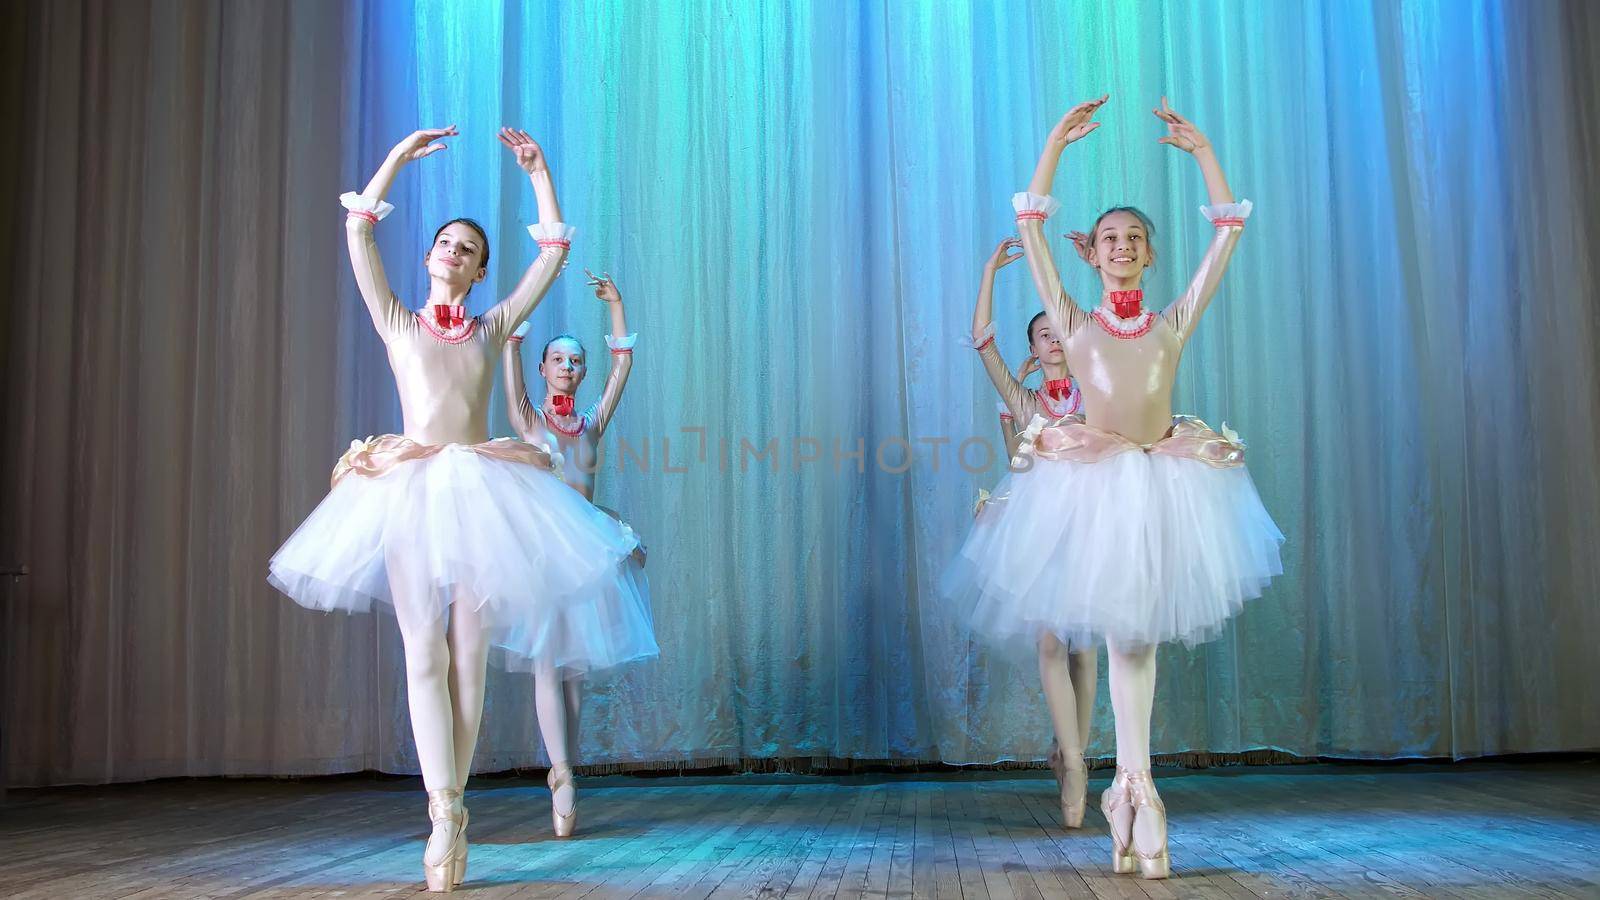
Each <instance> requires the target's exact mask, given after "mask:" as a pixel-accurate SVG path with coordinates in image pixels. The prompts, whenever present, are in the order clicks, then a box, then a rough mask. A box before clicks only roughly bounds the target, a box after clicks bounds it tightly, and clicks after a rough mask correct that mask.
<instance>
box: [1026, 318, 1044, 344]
mask: <svg viewBox="0 0 1600 900" xmlns="http://www.w3.org/2000/svg"><path fill="white" fill-rule="evenodd" d="M1042 318H1044V313H1042V312H1036V313H1034V314H1033V318H1031V319H1029V320H1028V346H1029V347H1032V346H1033V326H1035V325H1037V324H1039V320H1040V319H1042Z"/></svg>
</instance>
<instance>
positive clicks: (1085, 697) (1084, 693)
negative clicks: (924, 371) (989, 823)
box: [971, 237, 1099, 828]
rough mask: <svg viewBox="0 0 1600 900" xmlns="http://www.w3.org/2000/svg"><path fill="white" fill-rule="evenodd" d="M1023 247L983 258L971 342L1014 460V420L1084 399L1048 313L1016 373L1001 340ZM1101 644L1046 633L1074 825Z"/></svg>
mask: <svg viewBox="0 0 1600 900" xmlns="http://www.w3.org/2000/svg"><path fill="white" fill-rule="evenodd" d="M1021 249H1022V241H1021V239H1019V238H1014V237H1013V238H1006V239H1005V240H1003V241H1001V242H1000V243H999V245H998V246H996V247H995V248H994V253H993V254H991V255H990V257H989V261H988V262H986V263H984V266H983V279H982V281H981V282H980V283H979V287H978V301H977V304H976V306H975V307H974V308H973V311H972V341H971V345H972V346H973V347H974V348H975V349H976V350H977V351H978V355H979V358H981V359H982V360H983V368H984V371H985V372H987V373H988V375H989V380H990V382H992V383H993V384H994V389H995V391H996V392H998V393H999V394H1000V397H1001V401H1000V404H1001V405H1000V419H1001V430H1002V431H1003V433H1004V435H1005V438H1006V458H1007V459H1013V458H1016V457H1017V455H1018V453H1019V449H1020V448H1019V446H1018V439H1017V430H1016V428H1015V424H1014V423H1016V422H1024V423H1027V422H1032V421H1033V419H1034V418H1035V417H1043V418H1045V419H1046V420H1048V421H1050V422H1060V421H1061V420H1063V419H1065V418H1066V417H1068V416H1077V415H1079V414H1080V413H1082V411H1083V403H1082V398H1081V395H1080V394H1079V391H1078V387H1077V385H1076V384H1075V383H1074V382H1073V379H1072V372H1071V370H1070V369H1068V368H1067V361H1066V355H1065V353H1064V352H1063V351H1062V349H1061V341H1060V340H1059V339H1057V338H1056V336H1055V332H1054V330H1053V329H1052V327H1051V325H1050V322H1049V320H1048V318H1047V317H1046V316H1045V314H1044V313H1043V312H1039V313H1035V314H1034V316H1033V318H1032V319H1031V320H1030V321H1029V322H1028V347H1029V350H1030V351H1031V353H1030V355H1029V356H1028V358H1027V359H1026V360H1024V361H1023V363H1022V366H1021V367H1020V368H1019V369H1018V371H1017V374H1016V375H1012V374H1011V370H1010V369H1008V368H1007V367H1006V362H1005V359H1004V358H1002V357H1001V355H1000V350H999V349H998V348H997V347H996V346H995V336H994V277H995V273H996V272H998V271H999V270H1001V269H1003V268H1005V267H1006V266H1008V265H1010V264H1012V263H1014V262H1016V261H1017V260H1019V259H1021V258H1022V254H1021V253H1020V252H1016V253H1013V252H1012V251H1020V250H1021ZM1036 368H1037V369H1038V370H1040V371H1042V372H1043V374H1044V384H1043V386H1042V387H1040V388H1039V389H1037V390H1032V391H1030V390H1028V389H1027V388H1025V387H1023V383H1022V382H1023V379H1024V378H1026V377H1027V376H1028V375H1029V374H1030V373H1031V372H1032V371H1033V370H1034V369H1036ZM1096 647H1097V645H1096V644H1093V643H1090V644H1087V645H1082V646H1072V647H1068V646H1067V645H1065V644H1063V643H1062V642H1061V640H1060V639H1059V638H1057V637H1056V635H1055V634H1054V633H1053V632H1051V631H1049V630H1048V629H1044V630H1041V631H1040V632H1039V637H1038V654H1039V681H1040V684H1041V685H1042V686H1043V687H1044V696H1045V705H1046V706H1047V707H1048V708H1049V710H1050V722H1051V726H1052V731H1053V732H1054V738H1055V739H1054V744H1055V746H1054V747H1053V748H1052V749H1051V751H1050V757H1049V761H1050V770H1051V772H1053V773H1054V774H1055V778H1056V788H1057V792H1058V795H1059V802H1060V805H1061V821H1062V824H1063V825H1065V826H1066V827H1068V828H1078V827H1081V826H1082V825H1083V814H1084V810H1085V808H1086V807H1087V805H1088V803H1087V792H1088V787H1089V771H1088V768H1087V766H1085V764H1084V761H1083V751H1084V748H1085V747H1086V746H1087V745H1088V743H1089V721H1090V716H1091V713H1092V712H1093V710H1094V695H1095V689H1096V687H1097V684H1096V681H1097V676H1096V669H1097V667H1098V665H1099V652H1098V651H1097V649H1096Z"/></svg>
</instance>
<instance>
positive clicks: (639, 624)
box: [268, 445, 659, 672]
mask: <svg viewBox="0 0 1600 900" xmlns="http://www.w3.org/2000/svg"><path fill="white" fill-rule="evenodd" d="M638 543H639V541H638V538H637V537H636V536H635V535H634V534H633V531H632V530H631V529H629V528H628V527H627V526H626V525H623V524H622V523H620V522H618V521H617V520H616V519H614V518H612V517H611V516H608V515H606V514H605V513H604V512H601V511H600V510H599V509H597V508H595V507H594V506H593V505H592V504H590V503H589V501H587V500H585V499H584V498H583V496H582V495H581V494H579V493H578V492H577V491H574V490H573V489H572V488H570V487H568V486H567V485H566V484H564V483H563V482H562V481H561V480H560V479H558V478H557V477H555V476H554V475H552V474H551V473H550V472H548V471H546V470H543V469H540V468H539V467H537V466H534V465H529V464H526V463H520V462H513V461H508V460H505V459H497V458H493V457H491V456H487V455H483V454H480V453H476V452H474V451H473V450H472V449H470V448H469V447H466V446H462V445H448V446H446V447H444V448H443V449H442V450H440V451H439V452H438V453H437V454H435V455H432V456H428V457H426V458H421V459H412V460H409V461H405V462H401V463H399V464H397V465H395V466H393V467H392V468H390V469H389V470H388V471H386V472H385V473H384V474H382V475H379V476H375V477H373V476H365V475H358V474H351V475H347V476H345V477H343V478H342V479H341V480H340V481H339V482H338V484H336V485H335V486H334V488H333V489H332V490H331V491H329V492H328V496H327V497H325V498H324V499H323V501H322V502H321V503H320V504H318V506H317V508H316V509H315V510H313V511H312V513H311V515H310V516H308V517H307V518H306V520H305V522H303V523H302V524H301V525H300V527H299V528H298V529H296V530H295V532H294V534H293V535H291V536H290V537H289V540H288V541H286V542H284V545H283V546H282V547H280V548H279V549H278V552H277V553H276V554H274V555H273V557H272V561H271V563H270V565H269V570H270V575H269V579H268V580H269V581H271V583H272V584H273V586H275V587H277V588H278V589H279V590H280V591H282V592H283V593H285V594H287V595H288V596H289V597H291V598H293V599H294V601H295V602H296V603H299V604H300V605H302V606H306V607H309V608H311V609H319V610H329V611H332V610H342V611H345V612H365V611H367V610H370V609H372V608H373V606H374V605H382V606H386V607H389V608H390V609H391V610H392V611H394V612H395V613H396V614H397V615H398V616H400V617H401V620H402V622H406V623H416V622H427V621H440V622H441V624H440V627H443V623H442V620H443V619H444V617H445V615H446V612H447V611H448V609H449V607H450V606H451V604H453V603H468V604H471V606H472V608H473V609H475V610H476V611H477V612H478V614H479V619H480V622H481V623H482V625H483V627H484V629H485V631H486V632H487V634H488V636H489V639H490V640H491V641H492V642H493V644H494V645H495V646H496V647H498V648H500V649H502V650H503V651H504V656H503V657H500V658H502V659H504V660H508V661H509V660H514V659H518V658H520V662H519V663H518V667H521V668H530V667H538V666H541V665H545V664H548V665H551V666H555V667H560V668H565V669H567V670H569V671H572V672H587V671H594V670H598V669H605V668H609V667H611V666H615V665H618V664H620V663H625V662H628V661H630V660H635V659H640V658H642V657H647V656H655V655H656V654H657V653H658V652H659V650H658V648H657V646H656V642H655V634H654V626H653V622H652V620H651V616H650V599H649V592H648V589H647V588H646V585H645V581H644V578H643V573H642V571H641V570H640V569H639V567H638V565H637V562H636V561H635V560H634V558H633V557H634V551H635V549H636V548H637V546H638ZM497 656H498V655H497Z"/></svg>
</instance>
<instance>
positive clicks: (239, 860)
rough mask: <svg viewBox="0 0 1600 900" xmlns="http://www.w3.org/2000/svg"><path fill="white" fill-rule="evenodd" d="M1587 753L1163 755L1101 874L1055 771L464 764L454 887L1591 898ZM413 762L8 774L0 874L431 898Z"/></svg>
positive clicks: (25, 890)
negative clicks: (1460, 761) (112, 780)
mask: <svg viewBox="0 0 1600 900" xmlns="http://www.w3.org/2000/svg"><path fill="white" fill-rule="evenodd" d="M1597 774H1600V764H1596V763H1592V762H1540V763H1527V764H1513V763H1478V764H1464V765H1457V766H1435V765H1398V766H1367V765H1337V766H1292V767H1258V768H1244V767H1241V768H1227V769H1211V770H1205V771H1184V770H1160V771H1158V773H1157V784H1158V787H1159V788H1160V790H1161V795H1162V798H1163V799H1164V801H1165V802H1166V805H1167V810H1168V813H1169V815H1170V816H1171V819H1172V824H1171V849H1172V861H1173V869H1174V877H1173V878H1172V879H1171V880H1169V881H1165V882H1152V881H1141V880H1139V879H1138V878H1137V877H1130V876H1118V875H1113V874H1112V873H1111V870H1110V866H1109V864H1108V862H1109V856H1110V842H1109V839H1108V838H1107V837H1106V834H1105V820H1104V819H1103V818H1102V817H1101V816H1100V813H1099V810H1098V808H1097V806H1096V804H1097V801H1098V796H1099V792H1100V790H1101V789H1102V788H1104V787H1105V786H1106V785H1107V784H1108V782H1109V776H1110V771H1109V770H1105V769H1102V770H1098V771H1096V772H1093V773H1091V778H1090V785H1089V787H1090V801H1091V804H1090V805H1091V807H1092V808H1091V811H1090V813H1089V816H1088V818H1087V819H1086V820H1085V823H1084V825H1085V827H1084V828H1082V829H1080V830H1074V831H1066V830H1063V829H1062V828H1061V827H1060V819H1059V814H1058V812H1057V810H1056V806H1055V803H1054V796H1053V795H1054V782H1053V781H1052V780H1051V779H1050V778H1049V776H1048V774H1046V773H1043V772H1037V771H1028V772H978V773H961V774H936V775H933V774H912V775H866V776H858V777H838V778H833V777H805V776H776V775H759V776H744V777H727V778H629V777H620V776H613V777H606V778H587V779H583V780H581V781H580V790H581V795H580V796H581V798H580V819H579V832H578V835H577V836H576V837H575V838H573V839H571V840H558V839H556V838H554V837H553V836H552V835H551V832H550V805H549V793H548V792H547V791H546V790H545V789H544V786H543V784H542V783H539V782H536V781H531V780H524V779H513V778H485V779H474V781H473V784H472V789H471V790H470V792H469V794H468V806H469V808H470V809H471V812H472V824H471V826H470V829H469V832H468V836H469V838H470V839H471V841H472V850H471V867H470V870H469V873H468V880H467V883H466V884H464V885H463V886H462V889H461V890H460V891H458V892H457V893H458V895H459V896H463V897H471V898H491V897H492V898H518V900H533V898H557V897H559V898H578V897H589V898H611V897H619V898H620V897H634V896H641V897H668V896H671V897H687V898H698V897H797V898H798V897H860V896H871V897H911V896H916V897H940V898H963V900H977V898H1016V900H1026V898H1058V897H1101V898H1112V897H1117V898H1122V897H1129V898H1133V897H1214V898H1253V897H1396V896H1403V897H1417V896H1422V897H1446V898H1451V897H1461V898H1467V897H1471V898H1488V897H1495V898H1500V897H1597V896H1600V778H1597V777H1596V775H1597ZM426 826H427V818H426V812H425V798H424V796H423V794H422V793H421V790H420V786H419V783H418V782H417V781H415V780H410V779H373V778H341V779H316V780H308V781H270V780H195V781H171V782H157V783H149V784H137V785H116V786H108V787H97V788H63V789H52V790H40V791H13V792H12V793H11V794H10V796H9V799H8V803H7V805H6V807H5V808H4V809H3V810H0V847H3V851H0V895H4V896H25V897H52V898H55V897H72V898H139V900H145V898H152V900H153V898H163V900H165V898H199V897H219V898H220V897H227V898H243V897H250V898H269V897H270V898H288V897H295V898H301V897H318V898H334V897H338V898H376V897H385V898H392V897H408V896H412V895H414V894H416V895H422V896H431V895H427V894H425V893H424V892H423V891H422V883H421V869H420V865H419V864H420V859H421V854H422V838H423V837H424V835H425V834H426Z"/></svg>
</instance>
